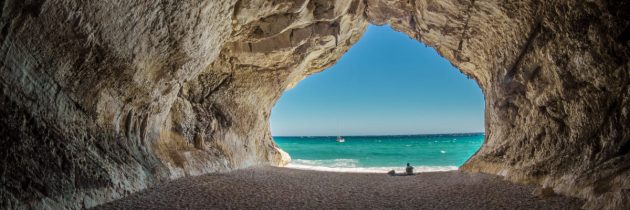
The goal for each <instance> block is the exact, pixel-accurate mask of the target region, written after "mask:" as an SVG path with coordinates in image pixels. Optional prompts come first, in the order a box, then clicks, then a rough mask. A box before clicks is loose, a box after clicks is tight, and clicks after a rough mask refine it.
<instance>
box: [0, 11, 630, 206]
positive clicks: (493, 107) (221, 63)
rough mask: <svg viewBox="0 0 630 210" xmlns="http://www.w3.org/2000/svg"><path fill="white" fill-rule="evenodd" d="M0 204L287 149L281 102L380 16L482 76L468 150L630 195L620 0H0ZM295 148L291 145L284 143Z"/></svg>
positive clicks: (509, 170)
mask: <svg viewBox="0 0 630 210" xmlns="http://www.w3.org/2000/svg"><path fill="white" fill-rule="evenodd" d="M0 5H2V7H1V8H2V9H1V13H0V43H1V44H2V45H1V46H0V53H1V55H2V56H0V69H1V70H0V93H1V99H0V134H2V135H0V136H1V137H0V158H2V164H1V165H0V174H2V177H1V178H0V208H2V209H6V208H8V209H12V208H29V207H30V208H43V207H51V208H62V207H66V208H82V207H91V206H94V205H97V204H100V203H103V202H107V201H111V200H113V199H117V198H120V197H123V196H125V195H127V194H129V193H132V192H135V191H138V190H140V189H144V188H147V187H149V186H153V185H155V184H158V183H160V182H163V181H166V180H170V179H174V178H178V177H183V176H190V175H198V174H203V173H208V172H216V171H225V170H232V169H236V168H243V167H247V166H252V165H262V164H274V165H279V164H282V163H283V162H285V161H286V155H282V154H283V153H282V152H281V151H280V150H279V149H278V148H277V147H276V146H275V144H274V143H273V141H272V139H271V137H270V133H269V128H268V127H269V126H268V119H269V112H270V110H271V107H272V106H273V104H274V103H275V101H276V100H277V98H278V97H279V96H280V95H281V94H282V92H283V91H284V90H285V89H287V88H290V87H291V86H293V85H295V84H296V83H297V82H299V81H300V80H301V79H303V78H304V77H306V76H308V75H310V74H313V73H315V72H318V71H321V70H324V69H325V68H327V67H329V66H331V65H332V64H334V62H335V61H336V60H337V59H338V58H339V57H340V56H342V54H343V53H344V52H345V51H347V49H348V48H349V47H350V46H351V45H352V44H353V43H355V42H356V41H357V40H358V39H359V38H360V36H361V34H362V33H363V31H364V30H365V28H366V26H367V24H368V22H371V23H374V24H390V25H392V26H393V27H394V28H395V29H397V30H399V31H401V32H404V33H406V34H408V35H409V36H410V37H412V38H415V39H417V40H419V41H421V42H423V43H425V44H427V45H429V46H432V47H434V48H435V49H437V50H438V52H439V53H440V54H441V55H443V56H444V57H445V58H446V59H448V60H449V61H451V62H452V63H453V65H455V66H456V67H458V68H459V69H460V70H461V71H462V72H463V73H465V74H467V75H469V76H470V77H472V78H474V79H475V80H477V82H478V83H479V85H480V87H481V88H482V90H483V92H484V94H485V97H486V136H487V139H486V142H485V144H484V146H483V147H482V148H481V150H480V151H479V152H478V153H477V154H476V155H475V156H473V158H471V159H470V160H469V161H468V162H467V163H466V164H465V165H464V166H463V167H462V169H463V170H467V171H480V172H485V173H491V174H499V175H503V176H505V177H506V178H508V179H509V180H512V181H517V182H526V183H536V184H540V185H541V186H542V187H544V188H551V189H553V190H554V192H555V193H560V194H565V195H571V196H576V197H580V198H585V199H588V200H589V202H587V204H586V207H589V208H611V209H614V208H621V207H622V205H623V204H624V203H627V202H629V201H630V181H629V180H630V127H629V125H630V110H629V109H630V101H629V100H630V89H629V86H630V85H629V81H630V80H629V79H630V78H629V77H630V76H629V74H630V69H629V68H630V64H629V61H628V58H630V29H628V25H629V24H630V17H629V15H630V14H629V13H628V12H627V11H630V6H629V5H628V3H626V2H624V1H605V0H598V1H565V0H548V1H490V0H470V1H465V0H452V1H447V0H444V1H441V0H440V1H437V0H409V1H400V0H365V1H363V0H336V1H332V0H310V1H309V0H295V1H262V0H258V1H257V0H238V1H237V0H231V1H230V0H224V1H176V0H162V1H123V0H114V1H81V0H54V1H52V0H50V1H44V0H4V1H0ZM283 157H284V158H283Z"/></svg>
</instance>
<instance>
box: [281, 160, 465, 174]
mask: <svg viewBox="0 0 630 210" xmlns="http://www.w3.org/2000/svg"><path fill="white" fill-rule="evenodd" d="M358 162H359V161H358V160H354V159H332V160H301V159H296V160H292V161H291V162H289V164H288V165H286V166H285V167H287V168H294V169H301V170H314V171H328V172H345V173H387V172H388V171H390V170H395V171H396V172H397V173H402V172H404V171H405V168H404V167H399V166H391V167H389V166H386V167H356V164H357V163H358ZM457 169H458V167H457V166H414V172H437V171H454V170H457Z"/></svg>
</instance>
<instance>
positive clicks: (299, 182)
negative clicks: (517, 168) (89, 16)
mask: <svg viewBox="0 0 630 210" xmlns="http://www.w3.org/2000/svg"><path fill="white" fill-rule="evenodd" d="M534 189H535V187H534V186H525V185H517V184H512V183H509V182H506V181H503V180H502V179H501V178H500V177H496V176H490V175H484V174H471V173H464V172H458V171H452V172H430V173H420V174H417V175H414V176H389V175H387V174H369V173H337V172H321V171H307V170H298V169H289V168H276V167H257V168H248V169H242V170H236V171H232V172H229V173H217V174H208V175H202V176H197V177H187V178H182V179H178V180H175V181H171V182H168V183H165V184H163V185H160V186H157V187H154V188H151V189H148V190H145V191H142V192H139V193H136V194H132V195H130V196H128V197H125V198H123V199H120V200H117V201H114V202H111V203H107V204H104V205H101V206H98V207H96V209H331V208H335V209H579V208H580V206H581V205H582V202H583V201H581V200H578V199H574V198H569V197H564V196H551V197H546V198H538V197H536V196H534V195H532V191H533V190H534Z"/></svg>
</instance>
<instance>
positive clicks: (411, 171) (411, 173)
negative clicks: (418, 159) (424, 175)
mask: <svg viewBox="0 0 630 210" xmlns="http://www.w3.org/2000/svg"><path fill="white" fill-rule="evenodd" d="M405 171H406V172H407V175H413V166H411V165H409V163H407V168H405Z"/></svg>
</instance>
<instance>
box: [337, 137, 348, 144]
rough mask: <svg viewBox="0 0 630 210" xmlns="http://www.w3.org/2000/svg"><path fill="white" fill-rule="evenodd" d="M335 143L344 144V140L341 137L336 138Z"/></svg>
mask: <svg viewBox="0 0 630 210" xmlns="http://www.w3.org/2000/svg"><path fill="white" fill-rule="evenodd" d="M337 142H339V143H344V142H346V139H344V138H343V137H341V136H337Z"/></svg>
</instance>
